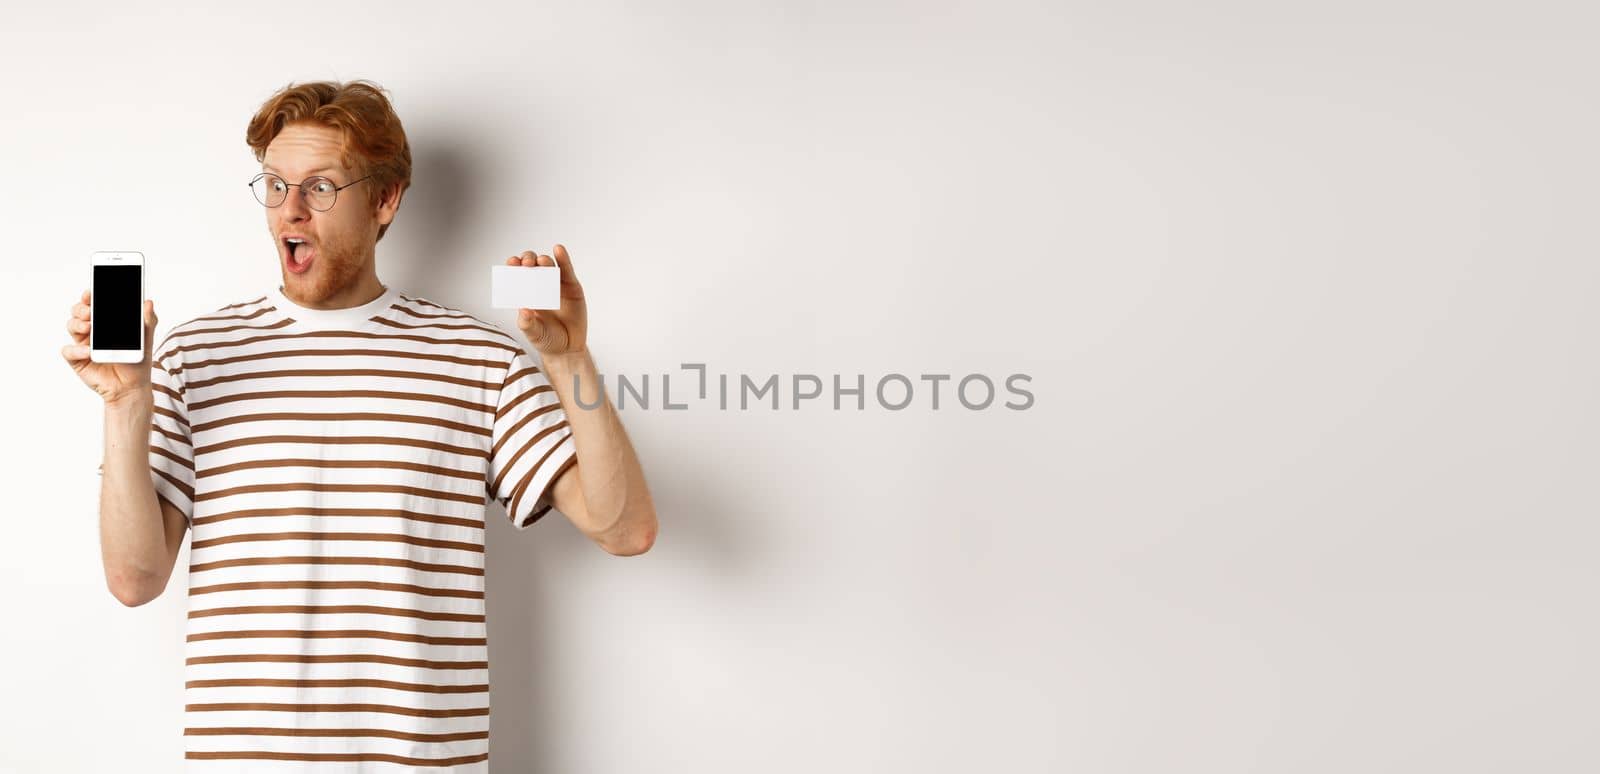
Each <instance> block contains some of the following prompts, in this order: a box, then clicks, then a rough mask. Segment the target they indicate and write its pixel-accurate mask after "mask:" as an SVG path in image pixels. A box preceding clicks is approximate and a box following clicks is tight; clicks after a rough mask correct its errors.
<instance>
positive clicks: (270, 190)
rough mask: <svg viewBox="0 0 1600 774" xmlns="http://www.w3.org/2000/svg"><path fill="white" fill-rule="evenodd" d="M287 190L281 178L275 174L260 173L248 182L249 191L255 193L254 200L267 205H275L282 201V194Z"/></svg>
mask: <svg viewBox="0 0 1600 774" xmlns="http://www.w3.org/2000/svg"><path fill="white" fill-rule="evenodd" d="M288 190H289V188H288V186H286V185H284V184H283V178H281V177H278V176H277V175H262V176H260V177H258V178H256V179H255V180H253V181H251V183H250V192H251V193H253V194H255V195H256V201H258V202H261V203H262V204H263V205H266V206H268V207H276V206H278V205H280V204H282V203H283V196H284V194H285V193H286V192H287V191H288Z"/></svg>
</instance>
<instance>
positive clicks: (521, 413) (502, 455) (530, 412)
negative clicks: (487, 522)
mask: <svg viewBox="0 0 1600 774" xmlns="http://www.w3.org/2000/svg"><path fill="white" fill-rule="evenodd" d="M577 461H578V458H577V446H576V445H575V444H574V443H573V440H572V429H571V428H570V427H569V426H568V425H567V415H566V412H565V411H563V410H562V408H561V399H560V398H559V397H558V396H557V395H556V391H555V388H554V387H553V386H551V384H550V381H549V380H548V379H547V378H545V375H544V371H542V370H541V369H540V368H539V367H538V366H536V365H534V362H533V359H532V358H531V357H529V356H528V355H527V354H525V353H524V352H522V351H521V349H520V348H519V349H518V351H517V354H516V356H515V357H513V358H512V359H511V364H510V365H509V366H508V367H507V368H506V375H505V381H504V383H503V384H502V385H501V387H500V397H499V400H498V401H497V405H496V406H495V413H494V432H493V434H492V436H491V441H490V447H489V479H488V482H487V483H488V488H489V494H490V496H492V497H494V498H495V499H496V500H498V501H499V502H500V504H501V505H504V506H505V508H506V518H508V519H510V520H511V523H512V524H513V525H514V526H516V528H517V529H527V528H528V527H529V526H530V525H532V524H533V523H534V522H535V521H538V520H539V518H540V517H541V516H544V515H545V514H546V513H548V512H549V511H550V507H551V506H552V505H553V503H552V502H551V500H550V497H551V493H552V491H553V490H552V486H551V485H552V484H554V483H555V480H556V478H558V477H559V476H560V475H561V474H562V473H564V472H566V470H567V468H570V467H572V466H573V465H574V464H575V463H577Z"/></svg>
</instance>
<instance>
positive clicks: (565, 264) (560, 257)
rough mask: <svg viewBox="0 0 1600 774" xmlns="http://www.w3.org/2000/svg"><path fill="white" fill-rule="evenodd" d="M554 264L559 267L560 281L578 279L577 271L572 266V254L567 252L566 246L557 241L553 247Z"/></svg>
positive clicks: (573, 281) (569, 281) (574, 280)
mask: <svg viewBox="0 0 1600 774" xmlns="http://www.w3.org/2000/svg"><path fill="white" fill-rule="evenodd" d="M555 256H556V265H558V266H560V267H561V281H562V282H565V283H575V282H577V281H578V272H577V271H576V270H574V269H573V268H572V256H571V255H568V254H567V246H566V245H563V244H561V243H559V242H557V243H556V249H555Z"/></svg>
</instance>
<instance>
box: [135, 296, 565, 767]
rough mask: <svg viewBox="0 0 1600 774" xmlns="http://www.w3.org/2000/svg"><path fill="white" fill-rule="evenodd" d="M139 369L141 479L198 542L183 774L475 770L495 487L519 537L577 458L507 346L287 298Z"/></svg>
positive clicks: (433, 311) (434, 321) (475, 334)
mask: <svg viewBox="0 0 1600 774" xmlns="http://www.w3.org/2000/svg"><path fill="white" fill-rule="evenodd" d="M151 379H152V384H153V387H154V392H155V413H154V416H153V419H154V421H153V427H152V429H151V433H150V467H151V478H152V480H153V481H154V484H155V488H156V493H157V495H158V496H159V497H160V498H161V499H163V500H166V501H168V502H170V503H172V504H173V505H174V506H176V507H177V508H178V509H180V510H182V511H183V513H184V515H185V516H186V517H187V518H188V521H189V526H190V527H191V528H192V532H193V536H192V539H193V543H192V544H191V550H190V560H189V578H188V580H189V606H188V608H189V613H188V625H187V633H188V637H187V641H186V643H185V648H184V649H185V657H186V661H185V667H184V671H185V680H186V682H185V688H184V696H185V726H186V728H185V729H184V740H185V750H186V759H187V760H186V763H187V768H186V770H191V771H228V772H252V771H274V772H277V771H312V770H315V771H335V770H337V771H352V772H354V771H361V772H365V771H379V772H404V771H412V770H414V769H415V770H418V771H441V770H443V771H467V772H482V771H487V770H488V757H489V663H488V640H487V634H488V632H487V628H486V620H485V615H484V612H485V611H484V550H483V535H484V513H485V508H486V505H487V498H488V497H494V498H495V499H496V500H498V501H500V503H501V504H502V505H504V506H505V507H506V513H507V516H508V518H509V519H510V520H511V522H512V523H513V524H514V525H515V526H516V527H517V528H519V529H523V528H526V527H528V526H529V525H530V524H532V523H533V522H534V521H535V520H537V519H539V518H540V517H541V516H543V515H544V514H545V513H546V512H547V511H548V510H549V509H550V499H549V498H550V491H551V484H552V482H554V481H555V479H556V477H557V476H559V475H560V474H561V473H562V472H564V471H565V470H566V469H567V468H568V467H569V466H571V465H573V464H574V463H575V461H576V457H575V456H574V449H575V447H574V445H573V441H572V434H571V430H570V428H569V427H568V426H567V422H566V415H565V413H564V412H563V411H562V409H561V405H560V402H559V400H558V399H557V397H556V393H555V391H554V390H553V389H552V388H551V386H550V383H549V382H548V381H547V380H546V379H545V376H544V374H543V373H542V372H541V371H540V370H539V369H538V368H536V367H535V365H534V363H533V361H532V360H531V359H530V358H529V356H528V355H527V354H526V353H525V352H524V350H523V348H522V347H521V346H520V345H519V344H518V342H517V341H516V340H515V339H513V338H512V337H511V336H510V335H509V334H507V333H506V332H505V331H504V330H503V329H501V328H500V327H499V326H496V325H494V324H492V323H487V322H484V321H482V320H479V319H478V318H476V317H473V316H472V315H469V314H466V313H463V312H460V311H457V310H455V309H451V308H449V307H445V306H440V305H438V304H434V303H431V302H429V301H427V300H424V299H422V298H414V297H410V296H406V295H404V294H401V293H399V292H398V291H396V290H395V289H393V288H387V289H385V292H384V294H383V295H382V296H381V297H379V298H377V299H376V300H374V301H372V302H371V303H368V304H365V305H363V306H360V307H354V308H350V309H336V310H317V309H307V308H304V307H301V306H299V305H297V304H295V303H294V302H292V301H290V300H289V299H288V298H287V297H285V296H284V295H283V291H282V289H281V288H277V289H275V290H273V291H272V292H270V293H268V294H266V295H265V296H262V297H260V298H257V299H255V300H252V301H245V302H242V303H238V304H231V305H229V306H225V307H222V308H220V309H218V310H217V311H216V312H215V313H212V314H208V315H205V316H202V317H198V318H196V319H193V320H190V321H188V322H185V323H184V324H182V325H179V326H177V327H175V328H173V329H172V331H171V332H170V333H169V334H167V336H166V337H165V338H164V339H163V340H162V343H161V345H160V346H159V347H157V348H156V354H155V356H154V357H153V358H152V363H151ZM334 761H338V762H344V763H339V764H330V763H325V762H334Z"/></svg>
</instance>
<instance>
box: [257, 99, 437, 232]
mask: <svg viewBox="0 0 1600 774" xmlns="http://www.w3.org/2000/svg"><path fill="white" fill-rule="evenodd" d="M300 121H308V122H313V123H318V124H322V125H323V126H327V127H330V128H333V129H338V130H339V133H340V134H341V135H343V140H342V141H341V142H340V146H339V160H340V161H341V162H342V163H343V164H344V165H345V166H346V167H348V168H350V169H354V170H359V171H360V172H361V174H366V175H371V176H372V179H371V180H368V181H367V205H368V206H369V207H374V208H375V207H377V206H378V203H379V202H381V201H383V194H384V192H386V191H388V190H389V189H390V188H391V187H393V186H395V185H399V186H400V191H401V192H402V193H403V192H404V191H405V190H406V189H407V188H409V187H410V186H411V145H410V144H409V143H408V142H406V131H405V129H404V128H403V127H401V126H400V117H399V116H398V115H395V112H394V107H393V106H392V105H391V104H390V103H389V98H388V97H387V96H385V92H384V89H383V87H382V86H379V85H378V84H376V83H373V82H371V81H367V80H355V81H349V82H346V83H336V82H333V81H312V82H309V83H301V84H294V83H291V84H289V85H288V86H285V87H283V88H282V89H280V90H278V93H276V94H273V95H272V96H271V97H269V98H268V99H267V101H266V102H264V103H262V105H261V108H260V109H259V110H257V111H256V114H255V116H254V117H252V118H251V119H250V125H249V127H248V128H246V129H245V135H244V137H245V142H247V143H249V145H250V149H251V150H252V151H254V152H255V156H256V161H263V160H264V159H265V158H266V155H267V146H268V145H270V144H271V143H272V140H273V138H275V137H277V136H278V133H279V132H281V131H283V127H284V126H285V125H287V124H290V123H294V122H300ZM388 230H389V224H388V223H385V224H383V225H382V226H379V227H378V238H379V239H383V232H385V231H388Z"/></svg>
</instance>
